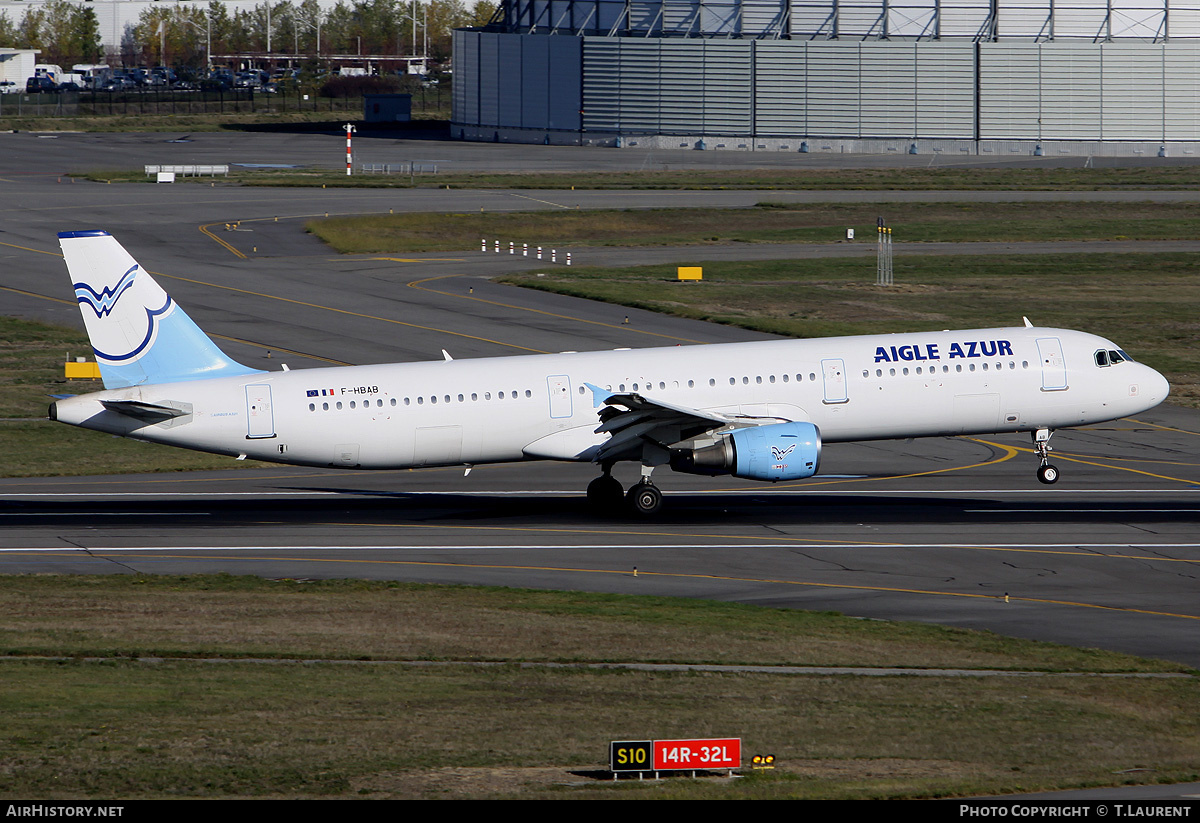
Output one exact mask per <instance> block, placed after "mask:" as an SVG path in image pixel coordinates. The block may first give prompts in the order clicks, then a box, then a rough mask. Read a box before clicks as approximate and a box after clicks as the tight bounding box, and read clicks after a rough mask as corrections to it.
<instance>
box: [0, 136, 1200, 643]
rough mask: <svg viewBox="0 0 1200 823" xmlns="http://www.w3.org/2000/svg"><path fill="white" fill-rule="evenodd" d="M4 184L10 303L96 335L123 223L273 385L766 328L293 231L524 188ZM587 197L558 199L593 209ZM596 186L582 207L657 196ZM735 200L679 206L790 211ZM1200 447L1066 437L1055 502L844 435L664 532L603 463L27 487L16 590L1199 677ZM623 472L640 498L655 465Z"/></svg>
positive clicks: (1149, 434)
mask: <svg viewBox="0 0 1200 823" xmlns="http://www.w3.org/2000/svg"><path fill="white" fill-rule="evenodd" d="M522 150H523V151H527V152H528V151H533V149H531V148H530V147H522ZM556 156H557V155H556ZM581 156H582V155H581ZM0 177H5V174H4V169H3V168H0ZM6 179H8V180H9V181H10V182H6V183H0V187H2V188H0V190H2V191H4V192H5V193H6V194H7V195H8V197H7V198H6V199H5V201H4V202H5V205H4V206H3V207H2V208H0V210H2V213H3V214H4V224H3V225H4V232H3V233H0V243H3V245H0V258H3V266H4V274H3V275H2V276H0V287H2V290H0V295H3V301H4V302H3V305H4V311H5V313H8V314H19V315H25V316H33V317H38V318H42V319H49V320H52V321H54V322H58V323H61V324H65V325H72V326H75V327H79V326H80V325H81V323H80V318H79V313H78V310H77V308H76V306H75V303H74V301H72V300H69V299H68V298H69V297H70V291H69V283H68V279H67V277H66V274H65V270H64V269H63V267H62V263H61V261H60V260H57V259H55V257H54V255H55V254H56V252H57V248H56V244H55V241H54V234H55V232H57V231H59V230H62V229H68V228H81V227H88V228H91V227H101V228H106V229H108V230H110V231H112V232H113V233H114V234H117V235H118V236H119V238H120V239H121V240H122V241H123V242H125V243H126V245H127V246H128V247H129V248H130V250H131V251H132V252H133V253H134V254H135V256H137V257H138V258H139V260H140V262H142V263H143V265H145V266H146V268H147V269H149V270H150V271H152V272H154V273H155V274H156V276H159V277H160V278H161V280H160V282H162V283H163V285H164V286H165V287H166V288H167V289H168V290H169V291H170V292H171V293H172V295H173V297H175V299H176V300H177V301H178V302H179V303H180V304H181V305H183V306H184V307H186V309H187V310H188V312H189V314H191V315H192V317H193V318H194V319H195V320H196V321H197V322H198V323H199V324H200V325H201V326H202V327H203V328H205V330H206V331H208V332H210V333H212V334H213V335H214V336H215V337H217V338H218V341H219V342H220V344H221V345H222V346H223V347H224V348H225V349H226V350H227V351H228V352H229V353H230V354H231V355H232V356H234V357H235V358H238V359H240V360H243V361H244V362H247V363H249V364H251V365H255V366H257V367H261V368H277V367H278V364H279V363H280V362H286V363H287V364H288V365H289V366H290V367H292V368H304V367H312V366H320V365H328V364H330V363H371V362H386V361H405V360H415V359H440V358H441V354H440V350H441V349H443V348H446V349H447V350H449V351H450V352H451V353H452V354H453V355H454V356H455V357H472V356H495V355H499V354H515V353H520V352H535V351H561V350H586V349H602V348H616V347H622V346H649V345H676V344H696V343H709V342H732V341H737V340H751V339H761V338H762V337H763V335H759V334H755V333H752V332H746V331H743V330H739V329H733V328H729V327H723V326H712V325H708V324H704V323H699V322H694V321H688V320H682V319H677V318H667V317H661V316H657V315H652V314H648V313H644V312H637V311H631V310H628V309H624V308H622V307H618V306H610V305H597V304H592V303H589V302H587V301H581V300H575V299H572V298H563V297H557V296H553V295H547V294H541V293H536V292H525V291H519V290H515V289H511V288H507V287H502V286H497V285H495V284H494V283H492V282H490V281H489V280H487V277H488V276H490V275H493V274H496V273H499V272H503V271H505V270H510V269H512V268H514V267H526V266H529V265H531V263H530V262H529V261H525V260H521V259H520V258H519V257H518V258H516V259H512V258H509V256H508V255H499V256H497V255H491V254H480V253H479V252H478V251H477V250H470V251H464V252H463V253H462V254H455V255H425V256H417V257H413V258H378V257H376V258H368V257H343V258H339V257H337V256H335V255H331V254H329V253H328V252H327V250H325V249H324V248H323V247H322V246H321V245H320V244H319V243H317V241H315V240H313V239H312V238H310V237H308V236H306V235H304V234H303V232H302V229H301V221H300V220H299V219H298V218H297V219H293V218H289V217H286V216H285V217H284V218H283V219H281V220H280V221H279V222H276V221H275V219H274V218H275V217H276V216H279V215H280V214H284V215H296V214H299V213H312V214H319V213H323V212H324V211H325V210H327V209H328V210H330V211H331V212H332V211H337V210H353V209H361V210H363V211H370V210H374V211H380V210H384V209H386V208H396V206H394V205H388V203H389V199H390V202H391V203H397V202H401V201H402V202H403V203H404V205H405V207H408V208H414V209H418V208H419V209H429V210H454V209H456V208H478V205H477V203H478V202H480V201H483V200H488V201H489V202H494V203H495V204H496V205H497V207H499V204H500V203H502V202H509V201H515V200H518V199H520V198H518V197H514V196H512V194H511V193H503V192H499V193H498V192H436V191H432V192H429V191H426V192H421V193H414V192H401V193H397V192H377V191H370V190H366V191H352V192H329V193H325V192H300V193H297V192H296V191H294V190H289V191H286V192H284V191H273V190H262V189H235V188H224V189H223V188H211V189H206V188H203V187H195V186H187V187H185V186H178V187H174V188H172V187H150V186H145V187H142V186H104V185H103V184H83V183H76V184H59V183H54V182H50V181H49V180H48V179H47V178H45V177H36V178H34V177H30V178H21V179H15V180H14V178H11V177H8V178H6ZM521 194H522V196H524V195H527V194H529V193H521ZM564 194H565V193H563V192H558V193H555V194H554V196H555V197H557V198H560V199H562V200H563V201H564V205H570V204H571V203H568V202H566V198H564V197H563V195H564ZM569 194H571V195H578V197H577V198H576V199H575V200H573V201H571V202H573V203H578V204H583V203H584V201H585V200H586V198H587V197H594V200H592V201H590V202H608V203H613V204H617V203H630V202H637V203H643V202H649V200H650V199H651V198H650V197H649V196H648V194H647V193H636V192H635V193H629V192H604V193H583V192H575V193H569ZM707 194H708V193H697V192H690V193H658V194H656V195H655V196H658V197H661V202H678V203H680V204H683V203H684V202H688V203H701V202H704V203H706V204H708V203H710V202H711V203H733V202H735V201H736V200H737V198H739V197H741V198H749V197H751V196H753V197H757V198H759V199H762V198H761V193H736V192H734V193H730V192H720V193H712V194H711V197H707ZM807 194H813V193H807ZM858 194H859V195H861V194H862V193H858ZM942 194H943V193H934V194H932V195H930V196H935V197H940V196H941V195H942ZM1008 194H1010V195H1011V194H1012V193H1008ZM1142 194H1146V193H1142ZM1168 194H1172V196H1173V193H1168ZM1191 194H1193V195H1194V194H1195V193H1191ZM683 195H686V198H685V197H684V196H683ZM642 197H646V199H645V200H642V199H639V198H642ZM672 197H677V198H678V199H676V200H671V199H670V198H672ZM1146 197H1147V199H1149V198H1150V197H1151V195H1149V194H1146ZM544 199H547V200H549V199H550V194H547V197H546V198H544ZM300 201H303V202H300ZM656 202H657V201H656ZM750 202H754V201H750ZM472 204H474V205H472ZM285 207H286V208H290V210H289V211H284V209H285ZM545 207H551V206H545ZM230 219H242V220H244V221H248V222H246V223H243V225H245V226H248V227H249V228H252V229H253V237H251V236H250V234H249V233H247V234H244V235H239V234H236V233H231V234H233V235H234V237H233V238H232V239H230V240H228V241H227V242H228V245H223V244H220V243H217V242H216V241H215V240H214V239H213V238H212V237H211V236H209V235H207V234H206V233H205V232H202V231H201V230H200V228H199V227H200V226H203V225H207V224H209V223H217V222H222V221H224V220H230ZM81 221H86V223H81ZM249 221H253V222H249ZM218 236H219V237H221V238H222V239H226V238H225V235H224V234H219V235H218ZM1009 245H1012V244H1009ZM230 247H232V248H230ZM1106 247H1107V248H1112V244H1107V246H1106ZM1151 247H1152V248H1153V249H1154V250H1156V251H1160V250H1163V249H1162V244H1152V245H1150V244H1148V245H1147V248H1151ZM253 248H259V249H262V251H257V252H252V251H249V249H253ZM1197 248H1198V249H1200V246H1197ZM237 252H240V253H241V254H240V256H239V254H238V253H237ZM739 252H741V253H742V254H743V256H745V255H746V254H749V253H754V252H753V251H752V250H746V249H744V248H743V249H739ZM777 252H778V250H777V249H769V248H768V249H766V250H764V251H762V253H764V254H771V253H777ZM671 254H675V255H678V254H680V252H679V250H654V251H653V252H647V251H645V250H611V251H609V250H604V251H597V257H602V256H605V255H607V257H606V258H605V259H608V260H630V261H635V260H636V259H639V258H646V257H651V256H655V255H665V256H669V255H671ZM626 316H628V318H629V321H630V322H629V323H626V322H625V317H626ZM268 352H270V357H269V358H268V354H267V353H268ZM1133 354H1134V355H1135V356H1136V354H1137V353H1136V352H1133ZM1198 438H1200V414H1198V413H1197V412H1195V411H1191V410H1183V409H1178V408H1173V407H1170V406H1165V407H1160V408H1159V409H1156V410H1154V411H1152V412H1149V413H1147V414H1145V415H1142V416H1140V417H1139V418H1138V419H1137V420H1122V421H1116V422H1113V423H1109V424H1103V425H1099V426H1093V427H1089V428H1086V429H1083V430H1079V431H1062V432H1059V433H1058V434H1056V435H1055V438H1054V441H1053V445H1054V447H1055V449H1056V452H1055V462H1056V463H1057V464H1058V465H1059V466H1060V468H1061V469H1062V471H1063V479H1062V481H1060V483H1059V484H1058V485H1057V486H1055V487H1053V488H1048V487H1043V486H1040V484H1038V483H1037V482H1036V480H1035V479H1034V476H1033V473H1034V469H1035V468H1036V465H1037V461H1036V458H1035V457H1034V456H1033V454H1032V452H1031V450H1030V444H1029V441H1028V438H1027V437H1017V436H1000V435H997V436H994V437H980V438H937V439H930V440H921V441H915V442H897V441H887V442H879V443H867V444H854V445H831V446H828V447H827V448H826V450H825V453H824V455H823V458H822V474H821V475H819V476H818V477H816V478H813V479H811V480H809V481H804V482H800V483H788V484H778V485H774V486H768V485H762V484H752V483H750V482H748V481H737V480H729V479H724V480H722V479H705V478H698V477H690V476H686V475H677V474H666V473H663V476H662V477H659V476H658V475H656V479H658V480H660V485H661V486H662V487H663V489H664V491H665V492H666V494H667V509H666V510H665V512H664V514H663V515H662V516H660V517H659V518H657V519H655V520H652V521H646V520H640V519H634V518H632V517H628V518H627V517H618V518H615V519H614V518H606V517H600V516H597V515H596V514H594V513H592V512H591V511H589V510H588V509H587V507H586V506H585V503H584V499H583V494H582V491H583V488H584V487H585V486H586V484H587V482H588V480H590V479H591V477H592V476H593V469H591V468H590V467H587V466H574V465H557V464H529V465H511V466H481V467H477V468H475V469H474V470H473V471H472V472H471V473H470V475H469V476H466V477H464V476H463V470H462V469H435V470H420V471H403V472H382V473H373V474H363V473H352V472H341V471H335V470H315V469H297V468H287V467H280V468H278V469H246V470H231V471H228V472H208V473H196V474H181V475H157V476H115V477H87V478H35V479H19V480H18V479H13V480H0V572H5V573H38V572H49V571H54V572H69V573H87V574H91V573H124V574H128V573H135V572H150V573H185V572H197V571H204V572H216V571H221V572H230V573H250V574H260V575H266V576H270V577H290V578H306V577H341V576H355V577H370V578H386V579H403V580H418V581H431V582H455V583H471V584H488V585H501V586H528V587H548V588H558V589H575V590H581V591H614V592H628V593H642V594H666V595H680V596H686V597H702V598H716V599H727V600H736V601H741V602H748V603H755V604H760V605H764V606H775V607H788V608H809V609H832V610H837V611H841V612H844V613H846V614H851V615H856V616H861V617H865V618H875V619H902V620H921V621H928V622H935V623H940V624H945V625H951V626H963V627H970V628H983V629H990V630H993V631H997V632H1001V633H1004V634H1010V635H1016V636H1022V637H1030V638H1036V639H1042V640H1052V641H1057V642H1065V643H1070V644H1073V645H1079V646H1094V647H1103V648H1109V649H1116V650H1121V651H1128V652H1132V653H1136V654H1142V655H1148V656H1155V657H1162V658H1166V659H1170V660H1176V661H1179V662H1183V663H1187V664H1189V665H1192V666H1200V640H1197V637H1198V632H1197V629H1198V628H1200V624H1198V621H1200V597H1197V585H1196V576H1197V571H1198V565H1200V528H1198V525H1200V499H1198V498H1197V491H1198V490H1200V459H1198V458H1197V452H1198V449H1197V444H1198V442H1200V440H1198ZM622 468H623V469H624V471H622ZM622 468H619V469H618V475H619V476H620V477H621V478H622V479H623V480H624V482H625V483H626V484H628V483H629V482H630V480H631V477H632V473H633V470H632V469H631V468H629V467H622Z"/></svg>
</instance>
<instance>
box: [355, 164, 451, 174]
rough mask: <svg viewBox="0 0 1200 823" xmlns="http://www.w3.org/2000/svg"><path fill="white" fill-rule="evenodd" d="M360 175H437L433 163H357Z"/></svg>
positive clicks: (436, 169) (436, 168)
mask: <svg viewBox="0 0 1200 823" xmlns="http://www.w3.org/2000/svg"><path fill="white" fill-rule="evenodd" d="M358 170H359V172H360V173H362V174H437V172H438V167H437V165H436V164H434V163H359V164H358Z"/></svg>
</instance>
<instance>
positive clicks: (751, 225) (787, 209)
mask: <svg viewBox="0 0 1200 823" xmlns="http://www.w3.org/2000/svg"><path fill="white" fill-rule="evenodd" d="M881 197H882V198H884V199H883V200H882V201H881V202H878V203H870V204H860V203H820V204H795V203H769V202H766V203H760V204H758V205H757V206H756V207H754V208H748V209H708V208H694V209H624V210H616V209H613V210H586V211H585V210H568V211H536V212H492V213H478V214H477V213H458V214H437V213H417V214H389V215H372V216H355V217H329V218H323V219H316V220H310V221H308V222H307V223H306V224H305V227H306V229H307V230H308V231H309V232H311V233H313V234H315V235H317V236H318V237H320V238H321V239H322V240H323V241H325V242H326V243H328V244H329V245H330V246H332V247H333V248H334V249H336V250H337V251H339V252H342V253H344V254H386V253H404V252H408V253H417V252H440V251H462V250H463V249H473V248H478V245H479V239H480V238H487V239H489V240H493V239H497V238H499V239H502V240H503V242H504V243H505V244H507V242H508V240H514V241H515V242H517V243H518V244H520V243H528V244H529V245H531V246H536V245H544V246H551V245H554V246H557V247H558V248H560V249H561V248H563V247H564V246H676V245H697V244H705V243H833V242H838V241H841V240H843V239H844V238H845V237H846V230H847V229H854V230H855V237H856V238H857V242H859V243H860V244H864V243H865V244H873V243H874V242H875V237H876V228H875V227H876V219H877V218H878V217H881V216H882V217H884V218H885V219H886V220H887V224H888V225H889V226H890V227H891V228H892V236H893V238H894V239H895V240H896V241H900V242H905V243H919V242H941V243H957V242H981V241H1027V242H1028V241H1054V240H1192V239H1194V238H1195V227H1196V222H1197V220H1200V203H1195V204H1192V203H889V202H886V195H882V196H881Z"/></svg>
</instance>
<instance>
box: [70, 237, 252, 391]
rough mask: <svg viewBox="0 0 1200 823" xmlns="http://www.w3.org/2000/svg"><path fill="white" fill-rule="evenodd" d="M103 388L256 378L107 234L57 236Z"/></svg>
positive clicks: (249, 369)
mask: <svg viewBox="0 0 1200 823" xmlns="http://www.w3.org/2000/svg"><path fill="white" fill-rule="evenodd" d="M58 242H59V245H60V246H61V247H62V250H63V256H64V257H65V258H66V261H67V271H68V272H70V275H71V280H72V282H73V283H74V287H75V299H76V300H77V301H79V311H80V312H81V313H82V314H83V322H84V325H85V326H87V333H88V337H89V338H90V339H91V342H92V350H93V351H94V352H95V353H96V362H97V363H99V364H100V376H101V378H102V379H103V380H104V388H106V389H120V388H125V387H127V386H139V385H144V384H151V383H175V382H179V381H184V380H203V379H206V378H210V377H231V376H236V375H242V374H258V373H260V370H259V369H251V368H249V367H248V366H243V365H242V364H241V363H238V362H236V361H234V360H231V359H230V358H229V357H228V356H227V355H226V354H225V353H224V352H223V351H221V350H220V349H219V348H217V346H216V344H215V343H213V341H212V340H210V339H209V337H208V335H206V334H205V333H204V332H202V331H201V330H200V327H199V326H197V325H196V324H195V323H193V322H192V319H191V318H190V317H188V316H187V314H186V313H185V312H184V311H183V309H181V308H180V307H179V306H178V305H176V304H175V302H174V301H172V300H171V296H170V295H168V294H167V293H166V292H165V291H163V290H162V287H161V286H159V285H158V283H156V282H154V279H153V278H152V277H151V276H150V275H149V274H148V273H147V272H146V271H145V269H143V268H142V267H141V266H139V265H138V262H137V261H136V260H134V259H133V257H131V256H130V255H129V252H127V251H125V249H124V248H123V247H122V246H121V244H120V243H118V242H117V240H116V238H114V237H113V236H112V235H110V234H109V233H108V232H106V231H100V230H90V231H65V232H59V235H58Z"/></svg>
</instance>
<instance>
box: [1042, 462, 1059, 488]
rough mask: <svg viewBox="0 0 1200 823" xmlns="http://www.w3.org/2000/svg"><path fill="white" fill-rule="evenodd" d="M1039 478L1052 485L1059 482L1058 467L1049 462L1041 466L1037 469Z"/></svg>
mask: <svg viewBox="0 0 1200 823" xmlns="http://www.w3.org/2000/svg"><path fill="white" fill-rule="evenodd" d="M1037 479H1038V480H1040V481H1042V482H1043V483H1045V484H1046V485H1047V486H1051V485H1053V484H1055V483H1057V482H1058V467H1057V466H1051V465H1050V464H1049V463H1047V464H1046V465H1044V466H1041V467H1040V468H1038V470H1037Z"/></svg>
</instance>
